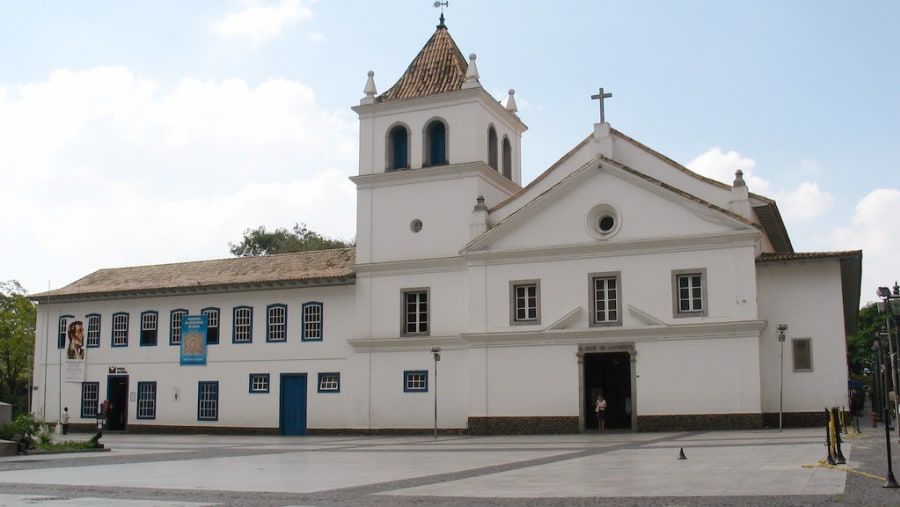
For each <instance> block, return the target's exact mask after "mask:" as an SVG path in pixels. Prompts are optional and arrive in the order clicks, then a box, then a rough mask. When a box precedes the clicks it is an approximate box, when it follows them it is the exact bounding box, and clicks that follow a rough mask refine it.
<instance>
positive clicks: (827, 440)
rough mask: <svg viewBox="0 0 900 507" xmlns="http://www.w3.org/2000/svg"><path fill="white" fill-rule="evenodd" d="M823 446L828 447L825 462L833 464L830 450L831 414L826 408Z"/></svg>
mask: <svg viewBox="0 0 900 507" xmlns="http://www.w3.org/2000/svg"><path fill="white" fill-rule="evenodd" d="M825 448H826V449H828V457H827V458H825V463H828V464H829V465H834V464H835V462H834V454H833V453H832V450H831V414H829V413H828V409H827V408H826V409H825Z"/></svg>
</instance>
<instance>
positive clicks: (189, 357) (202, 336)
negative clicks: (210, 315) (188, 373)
mask: <svg viewBox="0 0 900 507" xmlns="http://www.w3.org/2000/svg"><path fill="white" fill-rule="evenodd" d="M206 326H207V317H206V315H186V316H185V317H184V318H182V319H181V364H182V365H205V364H206Z"/></svg>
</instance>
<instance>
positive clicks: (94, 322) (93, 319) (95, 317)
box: [84, 313, 100, 348]
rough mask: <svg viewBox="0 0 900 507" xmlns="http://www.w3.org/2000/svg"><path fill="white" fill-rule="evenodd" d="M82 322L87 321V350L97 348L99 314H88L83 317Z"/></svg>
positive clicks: (98, 340) (98, 342)
mask: <svg viewBox="0 0 900 507" xmlns="http://www.w3.org/2000/svg"><path fill="white" fill-rule="evenodd" d="M84 320H86V321H87V329H86V332H87V346H88V347H89V348H97V347H99V346H100V314H99V313H89V314H87V315H85V317H84Z"/></svg>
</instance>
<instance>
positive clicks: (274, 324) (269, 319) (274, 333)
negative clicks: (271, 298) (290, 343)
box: [266, 304, 287, 342]
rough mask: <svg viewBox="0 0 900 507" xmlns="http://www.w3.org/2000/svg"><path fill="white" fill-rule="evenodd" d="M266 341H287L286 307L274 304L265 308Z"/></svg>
mask: <svg viewBox="0 0 900 507" xmlns="http://www.w3.org/2000/svg"><path fill="white" fill-rule="evenodd" d="M266 341H267V342H283V341H287V305H283V304H274V305H269V306H267V307H266Z"/></svg>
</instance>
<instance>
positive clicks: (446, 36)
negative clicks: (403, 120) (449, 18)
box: [376, 25, 469, 102]
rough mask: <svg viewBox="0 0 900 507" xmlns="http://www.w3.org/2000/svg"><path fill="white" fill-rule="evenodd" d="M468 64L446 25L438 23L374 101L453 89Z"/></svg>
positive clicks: (456, 87) (455, 88) (431, 93)
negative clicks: (390, 83) (413, 56)
mask: <svg viewBox="0 0 900 507" xmlns="http://www.w3.org/2000/svg"><path fill="white" fill-rule="evenodd" d="M468 67H469V64H468V63H467V62H466V59H465V57H463V54H462V52H461V51H460V50H459V47H457V45H456V43H455V42H453V38H452V37H450V33H449V32H448V31H447V27H446V26H443V25H441V26H439V27H438V29H437V30H436V31H435V32H434V35H432V36H431V38H430V39H428V42H426V43H425V47H423V48H422V50H421V51H419V54H418V55H417V56H416V58H415V59H414V60H413V61H412V63H410V64H409V67H408V68H407V69H406V72H404V73H403V76H401V77H400V79H399V80H398V81H397V82H396V83H394V86H392V87H390V88H389V89H388V90H387V91H386V92H384V93H382V94H381V95H379V96H378V97H377V98H376V101H377V102H388V101H391V100H400V99H411V98H416V97H426V96H428V95H436V94H438V93H446V92H453V91H457V90H459V89H461V88H462V84H463V82H465V80H466V69H467V68H468Z"/></svg>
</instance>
